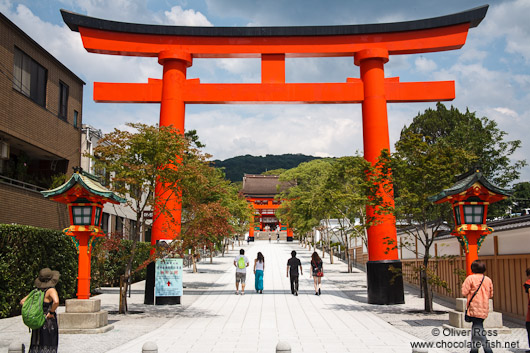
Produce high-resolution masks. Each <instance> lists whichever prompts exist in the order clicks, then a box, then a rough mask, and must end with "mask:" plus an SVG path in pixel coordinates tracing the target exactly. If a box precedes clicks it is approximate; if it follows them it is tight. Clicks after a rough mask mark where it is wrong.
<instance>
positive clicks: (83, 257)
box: [42, 168, 126, 333]
mask: <svg viewBox="0 0 530 353" xmlns="http://www.w3.org/2000/svg"><path fill="white" fill-rule="evenodd" d="M42 194H43V195H44V197H46V198H49V199H50V200H53V201H57V202H60V203H65V204H67V205H68V214H69V216H70V227H68V228H66V229H64V230H63V232H64V233H65V234H66V235H69V236H70V237H71V239H72V241H73V242H74V244H75V246H76V249H77V253H78V256H79V258H78V259H79V261H78V272H77V299H69V300H67V301H66V313H64V314H59V317H58V319H59V327H60V328H61V333H87V332H90V330H96V332H105V331H106V330H108V329H105V327H108V326H109V325H107V323H108V320H107V312H106V311H101V310H100V308H101V301H100V300H99V299H90V278H91V277H90V258H91V255H92V243H93V241H94V240H95V239H96V238H97V237H100V236H104V235H105V233H104V232H103V230H102V229H101V215H102V213H103V205H104V204H105V203H106V202H110V203H113V204H120V203H123V202H126V200H125V199H124V198H121V197H119V196H118V195H116V194H114V193H113V192H112V191H110V190H108V189H106V188H105V187H104V186H103V185H101V184H100V183H99V180H98V178H97V177H96V176H94V175H91V174H89V173H86V172H84V171H83V170H82V169H81V168H74V174H73V175H72V177H71V178H70V179H69V180H68V181H67V182H66V183H64V184H63V185H61V186H59V187H57V188H55V189H52V190H47V191H42ZM110 328H112V326H110Z"/></svg>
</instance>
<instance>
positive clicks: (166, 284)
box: [155, 259, 183, 297]
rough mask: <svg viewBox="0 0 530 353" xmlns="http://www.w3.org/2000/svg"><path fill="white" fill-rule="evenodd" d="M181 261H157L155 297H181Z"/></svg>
mask: <svg viewBox="0 0 530 353" xmlns="http://www.w3.org/2000/svg"><path fill="white" fill-rule="evenodd" d="M182 262H183V261H182V259H158V260H156V266H155V297H180V296H182V292H183V291H182Z"/></svg>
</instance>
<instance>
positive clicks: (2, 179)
mask: <svg viewBox="0 0 530 353" xmlns="http://www.w3.org/2000/svg"><path fill="white" fill-rule="evenodd" d="M0 183H2V184H8V185H11V186H14V187H16V188H20V189H24V190H29V191H34V192H40V191H44V190H46V188H43V187H40V186H37V185H33V184H30V183H26V182H23V181H20V180H16V179H11V178H8V177H6V176H4V175H0Z"/></svg>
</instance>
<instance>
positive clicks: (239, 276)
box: [234, 249, 249, 295]
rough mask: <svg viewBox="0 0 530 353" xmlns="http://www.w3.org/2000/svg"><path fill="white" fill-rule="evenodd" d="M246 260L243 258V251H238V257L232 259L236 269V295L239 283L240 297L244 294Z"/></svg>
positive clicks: (247, 263)
mask: <svg viewBox="0 0 530 353" xmlns="http://www.w3.org/2000/svg"><path fill="white" fill-rule="evenodd" d="M248 265H249V262H248V258H247V257H246V256H245V250H244V249H241V250H239V256H236V257H235V258H234V266H235V267H236V294H239V282H241V295H244V294H245V280H246V278H247V267H248Z"/></svg>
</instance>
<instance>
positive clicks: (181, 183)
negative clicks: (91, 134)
mask: <svg viewBox="0 0 530 353" xmlns="http://www.w3.org/2000/svg"><path fill="white" fill-rule="evenodd" d="M127 126H128V130H119V129H115V130H114V131H113V132H111V133H109V134H106V135H105V136H104V137H103V139H102V140H101V141H100V144H99V145H98V147H96V149H95V151H94V156H93V159H94V161H95V166H96V169H97V170H100V171H106V172H107V173H110V175H111V183H110V188H111V189H112V190H114V191H116V192H118V193H120V194H123V195H125V194H129V196H130V198H128V201H127V204H128V205H129V207H131V209H133V211H134V212H135V213H136V216H137V224H140V220H141V217H142V213H143V211H144V210H155V211H156V212H155V217H160V215H164V219H166V220H167V221H168V223H170V224H167V225H165V226H164V229H175V226H174V224H180V226H181V234H180V236H179V241H177V242H174V245H173V246H172V248H171V249H169V251H171V252H173V253H176V254H180V255H183V254H184V251H185V250H187V249H192V251H193V252H195V251H196V249H197V248H198V247H200V246H207V247H210V249H211V248H212V247H213V246H214V245H215V244H217V243H219V242H220V239H222V238H223V237H225V236H228V235H229V234H230V233H231V232H232V231H233V228H232V225H231V223H230V222H231V221H230V220H231V218H232V217H233V215H232V214H231V213H230V209H229V206H231V202H235V199H237V197H238V196H237V194H235V193H234V192H233V190H232V188H231V187H230V185H229V182H228V181H226V180H225V178H224V174H223V173H222V171H220V170H218V169H215V168H213V167H212V166H210V164H209V162H208V161H207V159H208V158H209V156H208V155H206V154H204V153H202V152H201V150H200V148H202V147H204V145H203V144H202V143H201V142H200V141H199V139H198V136H197V134H196V132H195V131H193V130H192V131H189V132H188V133H186V134H185V135H182V134H181V133H180V132H179V131H178V130H176V129H175V128H174V127H172V126H169V127H165V126H160V127H159V126H150V125H145V124H127ZM157 183H159V184H160V185H163V187H164V189H165V191H164V192H163V193H155V187H156V185H157ZM176 198H178V199H180V200H181V207H182V212H181V214H182V217H181V219H175V218H174V217H173V214H174V211H175V210H173V209H171V207H170V206H169V205H170V204H171V203H169V202H168V201H170V200H174V199H176ZM155 220H156V219H155ZM172 224H173V225H172ZM139 228H140V227H137V230H136V233H135V234H133V236H132V239H131V240H133V243H132V246H131V250H130V258H129V261H128V263H127V266H126V268H125V269H124V282H126V280H127V278H128V277H129V276H131V271H132V270H133V268H132V266H133V259H134V255H135V251H136V243H137V241H138V239H139V231H140V229H139ZM173 237H174V234H171V235H168V238H173ZM167 251H168V249H165V250H164V251H162V252H157V253H156V255H157V256H165V255H167ZM153 260H154V258H153V257H152V258H150V259H149V260H148V261H146V262H145V263H143V264H142V266H140V267H138V268H136V269H135V271H137V270H140V269H141V268H143V267H145V266H146V265H147V263H148V262H149V261H153ZM122 293H123V295H122V296H121V297H122V300H121V301H120V312H121V311H122V309H121V308H122V307H125V308H126V303H124V304H122V303H121V302H122V301H125V300H126V299H125V298H126V295H125V293H126V287H125V288H123V290H122ZM123 310H126V309H123Z"/></svg>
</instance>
